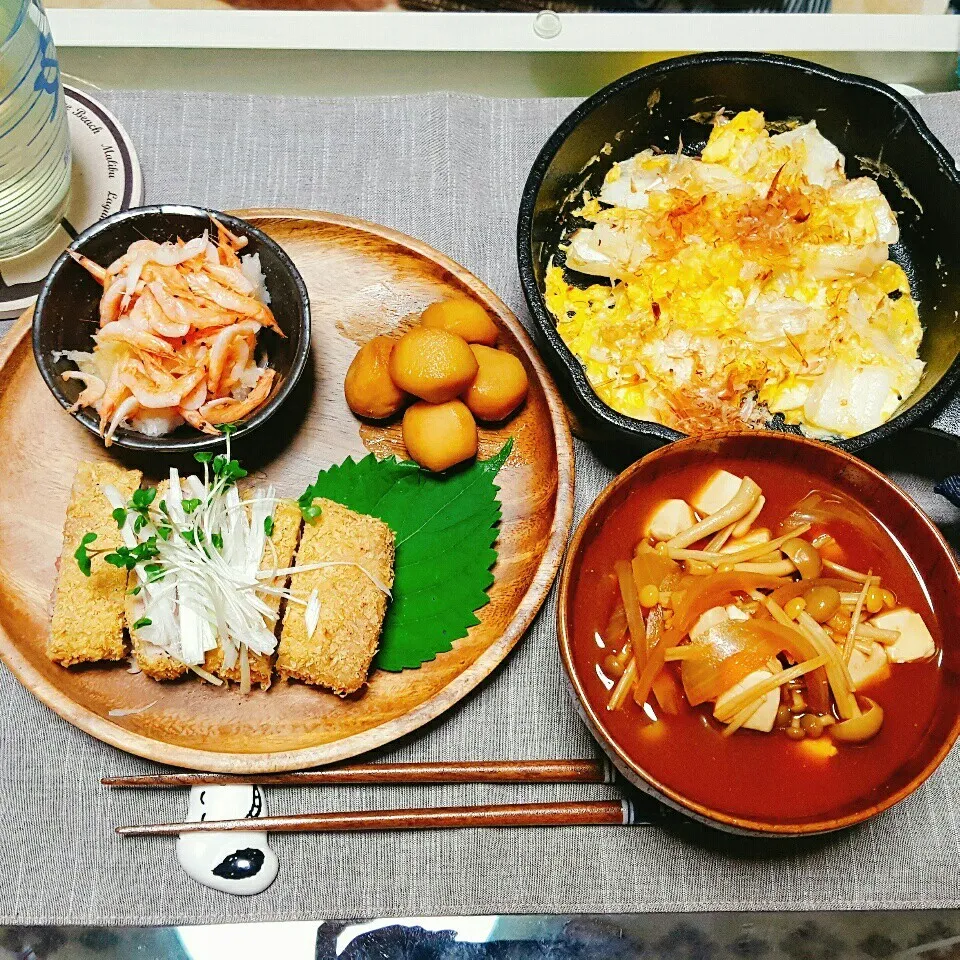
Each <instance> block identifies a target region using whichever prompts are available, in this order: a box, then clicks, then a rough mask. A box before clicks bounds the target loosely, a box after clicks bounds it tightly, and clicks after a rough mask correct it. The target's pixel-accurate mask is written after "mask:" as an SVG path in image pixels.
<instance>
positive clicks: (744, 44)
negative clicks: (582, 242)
mask: <svg viewBox="0 0 960 960" xmlns="http://www.w3.org/2000/svg"><path fill="white" fill-rule="evenodd" d="M49 15H50V21H51V26H52V28H53V35H54V37H55V39H56V42H57V45H58V46H59V47H83V48H91V47H96V48H101V49H102V48H123V47H129V48H168V49H169V48H174V49H257V50H358V51H360V50H383V51H447V52H451V51H464V52H485V51H490V52H494V51H495V52H500V53H505V52H524V53H551V52H558V53H559V52H564V53H571V52H593V53H602V52H610V53H616V52H627V51H630V52H652V53H656V52H673V51H679V50H777V51H782V52H791V51H804V52H818V51H819V52H851V51H852V52H884V51H897V52H900V53H913V52H916V53H940V54H946V53H956V52H957V50H958V48H960V17H956V16H946V15H945V16H936V15H931V16H924V15H917V16H904V15H862V14H736V13H727V14H666V13H665V14H659V13H580V14H560V15H559V21H560V28H561V29H560V32H559V33H558V35H557V36H556V37H553V38H552V39H543V38H541V37H540V36H538V35H537V33H536V32H535V31H534V23H535V20H536V16H535V15H534V14H522V13H417V12H412V11H388V12H377V13H369V12H314V11H250V10H242V11H239V10H231V11H223V10H182V9H181V10H117V9H110V10H107V9H101V10H95V9H64V8H60V9H51V10H50V11H49Z"/></svg>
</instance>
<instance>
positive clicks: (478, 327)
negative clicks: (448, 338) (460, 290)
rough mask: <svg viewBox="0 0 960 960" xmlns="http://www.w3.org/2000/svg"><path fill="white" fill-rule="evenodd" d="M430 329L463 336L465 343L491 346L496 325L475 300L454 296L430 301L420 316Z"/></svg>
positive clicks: (495, 339)
mask: <svg viewBox="0 0 960 960" xmlns="http://www.w3.org/2000/svg"><path fill="white" fill-rule="evenodd" d="M420 322H421V323H422V324H423V326H425V327H427V328H428V329H431V330H446V331H447V332H449V333H455V334H456V335H457V336H458V337H463V339H464V340H466V341H467V343H483V344H486V345H487V346H488V347H492V346H493V345H494V344H495V343H496V342H497V327H496V324H494V322H493V320H491V319H490V314H489V313H487V311H486V310H484V309H483V307H481V306H480V304H479V303H477V302H476V300H469V299H468V298H467V297H455V298H454V299H452V300H441V301H440V302H439V303H431V304H430V306H429V307H427V309H426V310H424V311H423V316H422V317H421V318H420Z"/></svg>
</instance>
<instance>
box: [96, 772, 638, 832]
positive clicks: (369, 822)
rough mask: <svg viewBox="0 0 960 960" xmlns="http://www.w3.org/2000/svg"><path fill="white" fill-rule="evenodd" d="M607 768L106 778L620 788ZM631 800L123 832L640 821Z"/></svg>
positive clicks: (304, 816) (308, 816) (296, 817)
mask: <svg viewBox="0 0 960 960" xmlns="http://www.w3.org/2000/svg"><path fill="white" fill-rule="evenodd" d="M613 782H614V772H613V769H612V768H611V767H610V766H609V764H607V763H601V762H598V761H595V760H515V761H509V762H504V763H501V762H492V761H482V760H481V761H464V762H460V763H383V764H380V763H377V764H358V765H354V766H346V767H337V768H334V769H330V770H307V771H303V772H300V773H271V774H258V775H253V776H246V777H244V776H236V777H235V776H225V775H222V774H212V773H171V774H160V775H148V776H132V777H104V779H103V780H102V781H101V783H103V785H104V786H108V787H128V788H140V789H172V788H178V787H181V788H182V787H196V786H225V785H235V784H256V785H258V786H270V787H302V786H317V785H339V786H345V785H351V784H378V785H381V784H462V783H516V784H535V783H613ZM638 822H641V821H638V820H637V818H636V814H635V811H634V809H633V805H632V804H631V803H630V802H629V801H628V800H578V801H568V802H556V803H513V804H488V805H484V806H465V807H426V808H419V809H409V810H360V811H351V812H345V813H300V814H291V815H287V816H279V817H260V818H257V819H255V820H251V819H244V820H213V821H210V820H206V821H203V822H201V823H155V824H146V825H143V826H129V827H117V833H118V834H120V835H121V836H124V837H145V836H176V835H179V834H181V833H210V832H217V833H219V832H229V831H250V830H258V831H261V830H262V831H266V832H268V833H328V832H336V831H363V830H424V829H427V830H429V829H440V828H454V827H563V826H575V825H580V826H609V825H614V824H617V825H623V824H634V823H638Z"/></svg>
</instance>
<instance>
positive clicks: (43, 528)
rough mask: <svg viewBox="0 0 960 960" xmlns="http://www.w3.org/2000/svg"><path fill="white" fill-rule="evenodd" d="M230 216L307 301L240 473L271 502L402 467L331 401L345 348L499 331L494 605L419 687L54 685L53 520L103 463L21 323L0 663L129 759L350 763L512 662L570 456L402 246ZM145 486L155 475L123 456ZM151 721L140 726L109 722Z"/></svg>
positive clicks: (237, 769) (539, 392)
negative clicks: (290, 358) (455, 320)
mask: <svg viewBox="0 0 960 960" xmlns="http://www.w3.org/2000/svg"><path fill="white" fill-rule="evenodd" d="M239 215H240V216H242V217H244V218H246V219H248V220H250V221H251V222H253V223H254V224H255V225H256V226H258V227H259V228H260V229H261V230H264V231H265V232H266V233H268V234H270V235H271V236H272V237H274V239H276V240H277V241H278V242H279V243H280V244H281V245H282V246H283V247H284V249H285V250H286V251H287V253H289V254H290V256H291V257H292V258H293V260H294V262H295V263H296V265H297V267H298V268H299V269H300V271H301V273H302V274H303V277H304V280H305V281H306V283H307V287H308V289H309V291H310V299H311V310H312V313H313V356H312V362H311V364H310V365H309V366H308V368H307V371H306V372H305V374H304V376H303V378H302V380H301V382H300V384H299V385H298V387H297V390H296V391H294V393H293V394H292V395H291V398H290V399H289V400H288V402H287V404H286V405H285V407H284V409H283V411H281V412H280V413H278V414H277V416H276V417H275V418H274V420H272V421H271V422H270V424H269V425H268V426H266V427H265V428H264V429H263V430H261V431H259V432H258V433H256V434H255V435H254V436H253V437H252V438H251V440H250V442H249V443H248V445H247V446H246V447H245V448H244V449H243V450H239V451H238V453H239V455H240V456H241V457H242V458H243V460H244V462H245V465H246V466H248V467H249V468H251V469H252V470H254V471H258V472H259V471H262V472H264V473H265V474H266V475H267V476H269V477H270V479H271V481H272V482H273V483H274V484H275V485H276V486H277V487H278V489H279V491H280V492H281V493H282V494H284V495H292V496H297V495H298V494H299V493H300V492H302V491H303V489H304V488H305V486H306V485H307V484H308V483H310V482H312V480H314V479H315V478H316V474H317V471H318V470H319V469H322V468H324V467H326V466H329V465H330V464H331V463H336V462H340V461H341V460H343V459H344V458H345V457H347V456H351V455H352V456H354V457H357V458H359V457H360V456H363V455H364V454H365V453H366V452H367V451H368V450H373V451H374V452H375V453H377V454H378V455H381V456H382V455H386V454H388V453H392V452H397V453H399V454H403V452H404V451H403V444H402V441H401V440H400V436H399V429H398V428H397V427H396V426H393V427H391V428H388V429H387V430H386V431H383V430H379V429H374V428H372V427H368V426H362V427H361V425H360V424H359V423H358V422H357V420H356V419H355V418H354V417H353V416H352V415H351V414H350V412H349V410H348V409H347V406H346V403H345V401H344V399H343V377H344V374H345V373H346V370H347V366H348V365H349V363H350V360H351V359H352V358H353V355H354V353H355V352H356V349H357V345H358V344H359V343H361V342H363V341H365V340H367V339H369V338H370V337H371V336H372V335H374V334H376V333H383V332H388V331H391V330H394V329H395V328H396V327H397V326H400V325H403V324H404V323H409V322H410V320H411V319H412V317H413V316H415V315H416V313H417V312H419V311H420V310H422V309H423V307H425V306H426V305H427V304H428V303H430V302H432V301H434V300H438V299H441V298H443V297H446V296H449V295H450V294H453V293H465V292H466V293H469V294H470V295H472V296H473V297H476V298H477V299H478V300H480V301H481V302H483V303H484V304H485V305H486V307H487V309H488V310H489V311H490V312H491V313H492V314H493V315H494V316H495V317H496V318H497V319H498V321H499V326H500V328H501V333H502V335H501V345H502V346H505V347H506V348H507V349H508V350H510V351H511V352H513V353H515V354H516V355H517V356H519V357H520V358H521V360H522V361H523V363H524V365H525V367H526V369H527V372H528V375H529V377H530V384H531V388H530V395H529V398H528V399H527V402H526V404H525V406H524V408H523V409H522V411H521V412H520V413H519V414H518V415H517V416H516V417H514V419H513V420H511V421H509V422H508V423H507V424H506V425H505V426H504V427H502V428H500V429H495V430H482V431H481V451H480V455H481V456H482V457H488V456H490V455H491V454H492V453H493V452H495V451H496V450H498V449H499V448H500V446H501V444H502V443H503V442H504V440H505V439H506V438H507V437H508V436H513V437H514V438H515V445H514V449H513V452H512V453H511V455H510V458H509V460H508V461H507V463H506V464H505V466H504V468H503V469H502V470H501V473H500V476H499V479H498V483H499V485H500V488H501V492H500V501H501V504H502V506H503V520H502V523H501V526H500V535H499V541H498V550H499V560H498V562H497V566H496V568H495V570H494V572H495V575H496V582H495V584H494V586H493V587H492V588H491V591H490V603H489V604H488V605H487V606H486V607H484V608H483V609H482V610H481V611H480V612H479V614H478V615H479V617H480V618H481V621H482V622H481V623H480V625H479V626H476V627H474V628H473V629H471V630H470V633H469V635H468V636H467V637H466V638H464V639H462V640H459V641H457V642H456V643H455V644H454V647H453V650H451V651H450V652H449V653H445V654H441V655H440V656H438V657H437V659H436V660H434V661H433V662H431V663H427V664H424V665H423V667H421V668H420V669H419V670H410V671H405V672H403V673H399V674H390V673H385V672H383V671H376V672H374V673H373V674H372V675H371V679H370V683H369V685H368V687H367V688H366V689H365V690H364V691H363V692H362V693H361V694H359V695H357V696H355V697H351V698H348V699H346V700H341V699H340V698H338V697H336V696H334V695H332V694H330V693H326V692H324V691H318V690H316V689H313V688H310V687H306V686H303V685H300V684H295V683H285V682H280V681H277V682H275V683H274V685H273V687H272V688H271V689H270V690H268V691H265V692H264V691H255V692H253V693H251V694H250V696H249V697H247V698H242V697H241V696H240V695H239V693H238V692H237V691H236V688H233V689H231V690H223V689H217V688H214V687H211V686H208V685H207V684H204V683H201V682H197V681H193V680H184V681H178V682H175V683H171V684H157V683H155V682H154V681H152V680H149V679H148V678H146V677H144V676H142V675H131V674H129V673H128V672H127V664H126V663H120V664H113V665H105V664H95V665H90V666H87V667H80V668H72V669H69V670H66V669H64V668H62V667H59V666H57V665H55V664H53V663H51V662H50V661H49V660H48V659H47V657H46V655H45V653H44V647H45V644H46V639H47V634H48V630H49V618H50V613H49V611H50V597H51V593H52V591H53V588H54V581H55V564H56V561H57V557H58V555H59V553H60V549H61V533H62V527H63V519H64V515H65V512H66V507H67V502H68V499H69V492H70V485H71V483H72V480H73V475H74V470H75V468H76V464H77V462H78V461H81V460H96V459H105V458H108V457H112V456H115V454H114V453H113V452H109V453H108V452H107V451H105V450H104V448H103V447H102V446H101V445H99V444H98V443H97V441H96V440H95V438H92V437H91V436H90V435H89V434H88V433H87V431H85V430H84V429H82V428H81V427H80V426H79V425H78V424H77V423H76V422H75V421H74V420H73V418H71V417H69V416H67V415H66V414H65V413H64V412H63V411H62V410H61V409H60V407H59V406H58V405H57V402H56V401H55V400H54V398H53V397H52V396H51V395H50V393H49V391H48V390H47V388H46V387H45V386H44V384H43V381H42V380H41V379H40V375H39V373H38V372H37V369H36V365H35V363H34V359H33V354H32V351H31V346H30V336H29V333H30V321H31V315H30V314H29V313H27V314H25V315H24V316H23V317H21V318H20V320H19V321H18V322H17V324H16V325H15V326H14V328H13V329H12V330H11V332H10V333H9V334H8V335H7V337H6V338H5V340H4V341H3V344H2V347H0V449H2V450H4V451H5V463H4V477H3V482H2V484H0V658H2V659H3V661H4V663H5V664H6V665H7V667H8V668H9V669H10V670H11V671H13V673H14V674H15V675H16V676H17V678H18V679H19V680H20V682H21V683H22V684H23V685H24V686H25V687H26V688H27V689H28V690H30V691H31V692H32V693H33V694H34V695H35V696H37V697H38V698H39V699H40V700H42V701H43V702H44V703H45V704H47V706H49V707H51V708H52V709H53V710H55V711H56V712H57V713H58V714H60V716H61V717H63V718H64V719H65V720H68V721H69V722H70V723H72V724H74V726H77V727H79V728H80V729H81V730H85V731H86V732H87V733H89V734H92V735H93V736H95V737H98V738H99V739H101V740H103V741H105V742H107V743H109V744H112V745H113V746H115V747H119V748H120V749H122V750H126V751H129V752H130V753H134V754H138V755H139V756H142V757H147V758H149V759H151V760H157V761H161V762H163V763H169V764H174V765H177V766H182V767H191V768H195V769H203V770H211V771H221V772H229V773H255V772H270V771H277V770H293V769H297V768H304V767H311V766H316V765H319V764H325V763H330V762H332V761H336V760H342V759H345V758H347V757H352V756H355V755H357V754H359V753H362V752H364V751H366V750H370V749H371V748H373V747H377V746H381V745H382V744H385V743H389V742H390V741H392V740H395V739H396V738H397V737H400V736H402V735H404V734H406V733H409V732H410V731H411V730H415V729H416V728H417V727H420V726H422V725H423V724H424V723H426V722H428V721H429V720H432V719H433V718H434V717H436V716H438V715H439V714H441V713H442V712H443V711H444V710H446V709H448V708H449V707H451V706H452V705H453V704H455V703H456V702H457V701H458V700H460V699H461V698H462V697H463V696H464V695H465V694H466V693H468V692H469V691H470V690H472V689H473V688H474V687H476V686H477V684H479V683H480V682H481V681H482V680H483V679H484V678H485V677H486V676H487V675H488V674H489V673H490V672H491V671H492V670H493V669H494V668H495V667H496V666H497V665H498V664H499V663H500V662H501V661H502V660H503V659H504V658H505V657H506V656H507V654H508V653H509V652H510V650H511V648H512V647H513V646H514V645H515V644H516V643H517V642H518V640H519V639H520V637H521V636H522V635H523V632H524V631H525V629H526V628H527V627H528V626H529V624H530V621H531V620H532V619H533V616H534V614H535V613H536V612H537V610H538V609H539V607H540V605H541V603H542V602H543V600H544V598H545V597H546V595H547V591H548V590H549V589H550V585H551V584H552V582H553V579H554V576H555V574H556V571H557V568H558V566H559V563H560V559H561V557H562V554H563V549H564V545H565V544H566V540H567V534H568V533H569V529H570V522H571V518H572V512H573V470H574V467H573V450H572V441H571V438H570V432H569V428H568V426H567V422H566V418H565V414H564V411H563V407H562V403H561V401H560V399H559V397H558V395H557V393H556V390H555V388H554V386H553V383H552V382H551V380H550V378H549V375H548V374H547V373H546V371H545V369H544V367H543V364H542V363H541V361H540V359H539V357H538V356H537V353H536V351H535V349H534V347H533V344H532V343H531V342H530V339H529V337H528V336H527V334H526V332H525V331H524V330H523V327H522V326H521V325H520V323H519V321H518V320H517V319H516V317H514V316H513V314H512V313H511V312H510V311H509V310H508V309H507V307H506V306H505V305H504V304H503V303H502V302H501V301H500V300H499V299H498V298H497V297H496V296H495V295H494V294H493V293H492V292H491V291H490V290H489V289H488V288H487V287H486V286H484V284H482V283H481V282H480V281H479V280H477V279H476V278H475V277H473V276H471V275H470V274H469V273H468V272H467V271H466V270H464V269H463V268H462V267H460V266H458V265H457V264H455V263H453V262H452V261H451V260H449V259H447V258H446V257H444V256H443V255H442V254H439V253H437V252H436V251H435V250H432V249H431V248H430V247H428V246H426V245H425V244H423V243H420V242H419V241H417V240H413V239H411V238H410V237H406V236H403V235H402V234H399V233H395V232H394V231H392V230H388V229H386V228H385V227H379V226H375V225H373V224H369V223H364V222H362V221H359V220H353V219H350V218H347V217H339V216H334V215H332V214H325V213H310V212H307V211H299V210H250V211H241V212H240V214H239ZM123 459H124V461H125V462H128V463H129V464H130V465H136V466H137V467H139V468H141V469H143V470H144V472H145V473H146V474H147V476H148V478H150V479H153V480H156V479H158V478H159V476H160V475H163V474H165V472H166V470H167V469H168V467H169V463H168V462H159V461H158V459H157V458H153V459H152V460H144V459H142V458H135V457H131V456H130V455H124V457H123ZM152 701H156V703H155V704H154V705H153V706H151V707H150V708H149V709H148V710H145V711H144V712H142V713H138V714H134V715H131V716H125V717H114V718H111V717H110V716H109V712H110V711H111V710H118V709H121V710H122V709H130V708H136V707H140V706H143V705H146V704H150V703H151V702H152Z"/></svg>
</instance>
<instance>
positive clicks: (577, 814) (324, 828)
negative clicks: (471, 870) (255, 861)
mask: <svg viewBox="0 0 960 960" xmlns="http://www.w3.org/2000/svg"><path fill="white" fill-rule="evenodd" d="M644 822H646V821H638V820H637V818H636V813H635V811H634V808H633V804H631V803H630V801H628V800H577V801H568V802H563V803H512V804H500V805H496V804H495V805H489V806H479V807H426V808H420V809H411V810H357V811H348V812H342V813H298V814H291V815H289V816H280V817H260V818H257V819H244V820H205V821H203V822H201V823H154V824H146V825H143V826H132V827H117V833H119V834H120V836H122V837H158V836H178V835H179V834H182V833H221V832H247V833H249V832H250V831H251V830H256V831H266V832H267V833H331V832H343V831H364V830H438V829H450V828H454V827H569V826H611V825H614V824H616V825H621V826H622V825H624V824H637V823H644Z"/></svg>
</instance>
